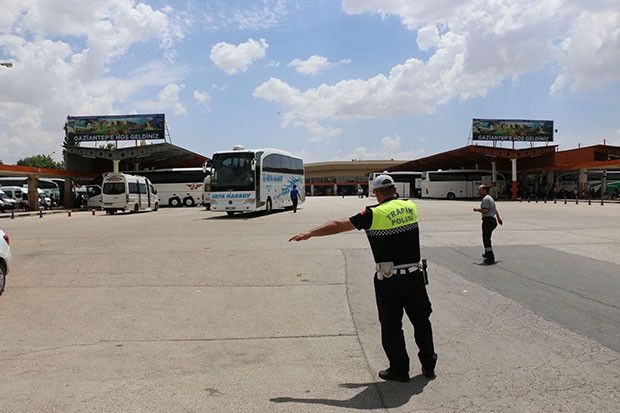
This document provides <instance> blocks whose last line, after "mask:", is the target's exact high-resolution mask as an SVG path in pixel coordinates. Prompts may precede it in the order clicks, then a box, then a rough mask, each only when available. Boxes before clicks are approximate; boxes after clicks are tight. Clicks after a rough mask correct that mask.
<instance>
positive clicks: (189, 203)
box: [183, 196, 196, 208]
mask: <svg viewBox="0 0 620 413" xmlns="http://www.w3.org/2000/svg"><path fill="white" fill-rule="evenodd" d="M183 204H184V205H185V206H186V207H188V208H191V207H193V206H194V205H196V204H194V198H192V197H191V196H188V197H187V198H185V199H184V200H183Z"/></svg>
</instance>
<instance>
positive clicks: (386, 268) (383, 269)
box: [377, 261, 394, 281]
mask: <svg viewBox="0 0 620 413" xmlns="http://www.w3.org/2000/svg"><path fill="white" fill-rule="evenodd" d="M393 273H394V262H392V261H390V262H378V263H377V279H378V280H379V281H381V280H382V279H384V278H390V277H391V276H392V274H393Z"/></svg>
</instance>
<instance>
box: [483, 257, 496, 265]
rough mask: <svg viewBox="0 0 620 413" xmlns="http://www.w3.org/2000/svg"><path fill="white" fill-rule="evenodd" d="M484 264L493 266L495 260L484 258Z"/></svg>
mask: <svg viewBox="0 0 620 413" xmlns="http://www.w3.org/2000/svg"><path fill="white" fill-rule="evenodd" d="M484 263H485V264H495V259H494V258H485V259H484Z"/></svg>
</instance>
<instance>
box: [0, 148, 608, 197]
mask: <svg viewBox="0 0 620 413" xmlns="http://www.w3.org/2000/svg"><path fill="white" fill-rule="evenodd" d="M65 150H66V165H67V170H48V169H41V168H31V167H18V166H11V165H0V176H29V177H32V178H39V177H54V178H62V179H65V180H67V181H68V182H70V181H73V182H77V183H81V184H84V183H87V182H88V181H90V180H92V179H93V178H95V177H97V176H98V175H100V174H101V173H104V172H110V171H114V170H124V171H137V172H139V171H140V170H145V169H146V170H148V169H160V168H179V167H200V166H202V165H203V164H204V163H205V162H207V163H208V162H209V160H210V158H209V157H207V156H205V155H201V154H197V153H194V152H191V151H188V150H186V149H183V148H181V147H178V146H175V145H172V144H171V143H155V144H146V145H138V146H135V147H126V148H118V149H116V148H114V149H103V148H86V147H65ZM447 169H480V170H489V171H496V172H497V173H501V174H502V175H503V176H504V178H505V179H506V181H507V182H509V186H508V190H507V193H504V194H499V195H501V196H502V197H503V198H505V199H517V198H519V197H526V196H530V195H531V196H535V195H536V194H540V193H543V192H544V191H548V190H550V189H552V187H553V186H554V185H555V183H556V180H557V177H558V176H560V175H562V174H566V173H568V172H571V173H573V174H574V175H575V176H576V177H577V188H575V189H576V190H575V193H576V195H577V196H578V197H580V198H588V197H594V198H595V197H597V196H600V194H593V193H591V192H590V188H589V185H588V173H589V171H620V147H618V146H612V145H607V144H606V143H605V142H603V144H600V145H594V146H588V147H580V148H576V149H570V150H565V151H560V150H558V147H557V145H545V146H532V147H530V148H525V149H508V148H499V147H494V146H488V145H481V144H473V145H468V146H464V147H461V148H457V149H454V150H451V151H447V152H443V153H439V154H436V155H431V156H428V157H424V158H420V159H414V160H409V161H406V160H367V161H366V160H352V161H333V162H317V163H306V164H305V180H306V182H305V185H306V192H307V195H309V196H334V195H338V196H340V195H343V192H344V195H355V194H356V193H357V190H358V189H359V188H362V189H363V191H364V194H366V195H368V176H369V174H370V173H373V172H382V171H389V172H397V171H420V172H422V171H436V170H447ZM67 190H70V188H69V187H68V186H67V185H65V191H67Z"/></svg>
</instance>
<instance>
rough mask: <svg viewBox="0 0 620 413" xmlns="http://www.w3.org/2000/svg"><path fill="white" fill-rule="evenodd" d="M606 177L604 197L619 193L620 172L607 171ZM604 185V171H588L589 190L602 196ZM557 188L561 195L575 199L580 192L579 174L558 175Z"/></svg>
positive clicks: (576, 172) (556, 179)
mask: <svg viewBox="0 0 620 413" xmlns="http://www.w3.org/2000/svg"><path fill="white" fill-rule="evenodd" d="M606 175H607V176H606V182H605V187H606V190H605V194H604V195H607V196H609V195H611V194H612V193H614V190H615V191H616V193H618V191H620V171H607V174H606ZM602 184H603V171H602V170H592V171H588V190H591V191H593V192H595V193H596V194H597V195H600V193H599V191H601V190H602ZM555 186H556V188H557V189H558V193H559V194H560V195H565V196H568V197H574V196H575V195H577V194H578V192H579V189H578V188H579V172H578V171H570V172H565V173H560V174H557V175H556V178H555Z"/></svg>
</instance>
